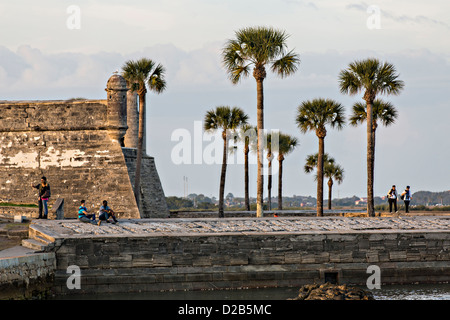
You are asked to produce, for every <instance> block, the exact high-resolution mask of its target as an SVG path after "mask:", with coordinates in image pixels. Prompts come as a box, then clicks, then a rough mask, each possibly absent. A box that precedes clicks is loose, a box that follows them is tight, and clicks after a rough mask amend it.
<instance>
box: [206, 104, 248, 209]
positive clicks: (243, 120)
mask: <svg viewBox="0 0 450 320" xmlns="http://www.w3.org/2000/svg"><path fill="white" fill-rule="evenodd" d="M247 120H248V116H247V115H246V114H245V113H244V111H242V110H241V109H240V108H237V107H233V108H230V107H228V106H219V107H217V108H216V109H215V110H210V111H208V112H206V115H205V120H204V129H205V131H210V132H211V131H216V130H219V129H222V139H223V160H222V172H221V175H220V189H219V218H223V217H224V210H223V204H224V193H225V177H226V172H227V158H228V139H229V134H230V132H229V131H230V130H231V131H234V130H236V129H238V128H239V127H241V126H242V125H245V124H247Z"/></svg>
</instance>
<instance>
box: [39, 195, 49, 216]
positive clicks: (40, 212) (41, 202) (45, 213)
mask: <svg viewBox="0 0 450 320" xmlns="http://www.w3.org/2000/svg"><path fill="white" fill-rule="evenodd" d="M38 205H39V219H42V218H44V219H47V210H48V209H46V208H44V201H43V200H42V199H41V198H39V200H38ZM44 209H46V210H45V211H44ZM42 211H44V215H42Z"/></svg>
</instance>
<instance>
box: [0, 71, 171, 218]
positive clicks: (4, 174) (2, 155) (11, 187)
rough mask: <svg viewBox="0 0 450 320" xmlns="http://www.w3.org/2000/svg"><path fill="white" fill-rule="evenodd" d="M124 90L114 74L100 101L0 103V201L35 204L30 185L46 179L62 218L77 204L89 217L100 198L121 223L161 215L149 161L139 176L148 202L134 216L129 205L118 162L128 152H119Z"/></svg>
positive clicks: (126, 178)
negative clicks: (84, 207)
mask: <svg viewBox="0 0 450 320" xmlns="http://www.w3.org/2000/svg"><path fill="white" fill-rule="evenodd" d="M127 90H128V89H127V87H126V82H125V80H124V79H123V78H122V77H121V76H120V75H117V74H116V75H113V76H111V78H110V79H109V80H108V83H107V86H106V95H107V99H106V100H66V101H0V201H1V202H13V203H36V202H37V190H36V189H34V188H31V184H32V183H33V184H35V185H36V184H38V183H39V182H40V178H41V176H46V177H47V179H48V182H49V184H50V186H51V190H52V197H51V199H50V205H52V204H53V203H54V201H56V199H58V198H64V213H65V216H66V217H76V216H77V211H78V207H79V204H80V200H82V199H85V200H87V206H88V209H89V211H91V212H92V213H93V212H98V209H99V207H100V206H101V203H102V201H103V200H107V201H108V203H109V205H110V206H111V207H112V208H113V209H114V210H115V211H116V212H118V214H119V217H122V218H140V217H141V216H142V217H152V216H154V217H159V216H167V215H168V210H167V205H166V204H165V197H164V192H163V190H162V186H161V182H160V180H159V176H158V173H157V172H156V167H155V166H154V162H153V165H148V164H145V163H146V162H145V161H144V164H145V165H146V166H147V167H148V168H147V169H145V170H144V172H145V174H144V175H143V177H142V179H141V181H143V187H142V188H141V189H142V192H143V197H141V198H144V200H143V201H144V203H146V204H147V203H150V204H148V205H144V206H141V208H144V209H143V210H142V211H141V212H139V209H138V206H137V204H136V201H135V197H134V191H133V187H134V186H132V184H131V181H130V175H129V171H128V166H127V158H126V156H127V155H130V152H125V153H126V154H127V155H124V152H123V150H122V149H123V148H124V147H126V146H125V144H124V141H125V138H124V136H125V134H126V130H127V128H128V126H127ZM131 153H132V152H131ZM130 161H131V162H132V161H133V160H132V159H131V160H129V161H128V162H130ZM147 162H151V161H147ZM153 184H155V185H156V186H157V187H155V188H153V187H152V186H153ZM149 190H150V191H149ZM152 198H154V199H156V200H155V201H153V200H151V199H152ZM152 206H157V207H152ZM36 210H37V209H36Z"/></svg>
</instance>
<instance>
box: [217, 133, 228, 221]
mask: <svg viewBox="0 0 450 320" xmlns="http://www.w3.org/2000/svg"><path fill="white" fill-rule="evenodd" d="M222 138H223V159H222V173H221V175H220V190H219V218H223V217H224V212H223V202H224V196H225V176H226V174H227V154H228V141H227V136H226V131H225V130H224V131H223V133H222Z"/></svg>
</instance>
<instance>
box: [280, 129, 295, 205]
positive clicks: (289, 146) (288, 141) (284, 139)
mask: <svg viewBox="0 0 450 320" xmlns="http://www.w3.org/2000/svg"><path fill="white" fill-rule="evenodd" d="M297 144H298V142H297V138H295V137H292V136H290V135H287V134H283V133H280V135H279V146H278V210H283V161H284V157H285V156H286V155H288V154H289V153H291V152H292V151H294V149H295V147H297Z"/></svg>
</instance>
